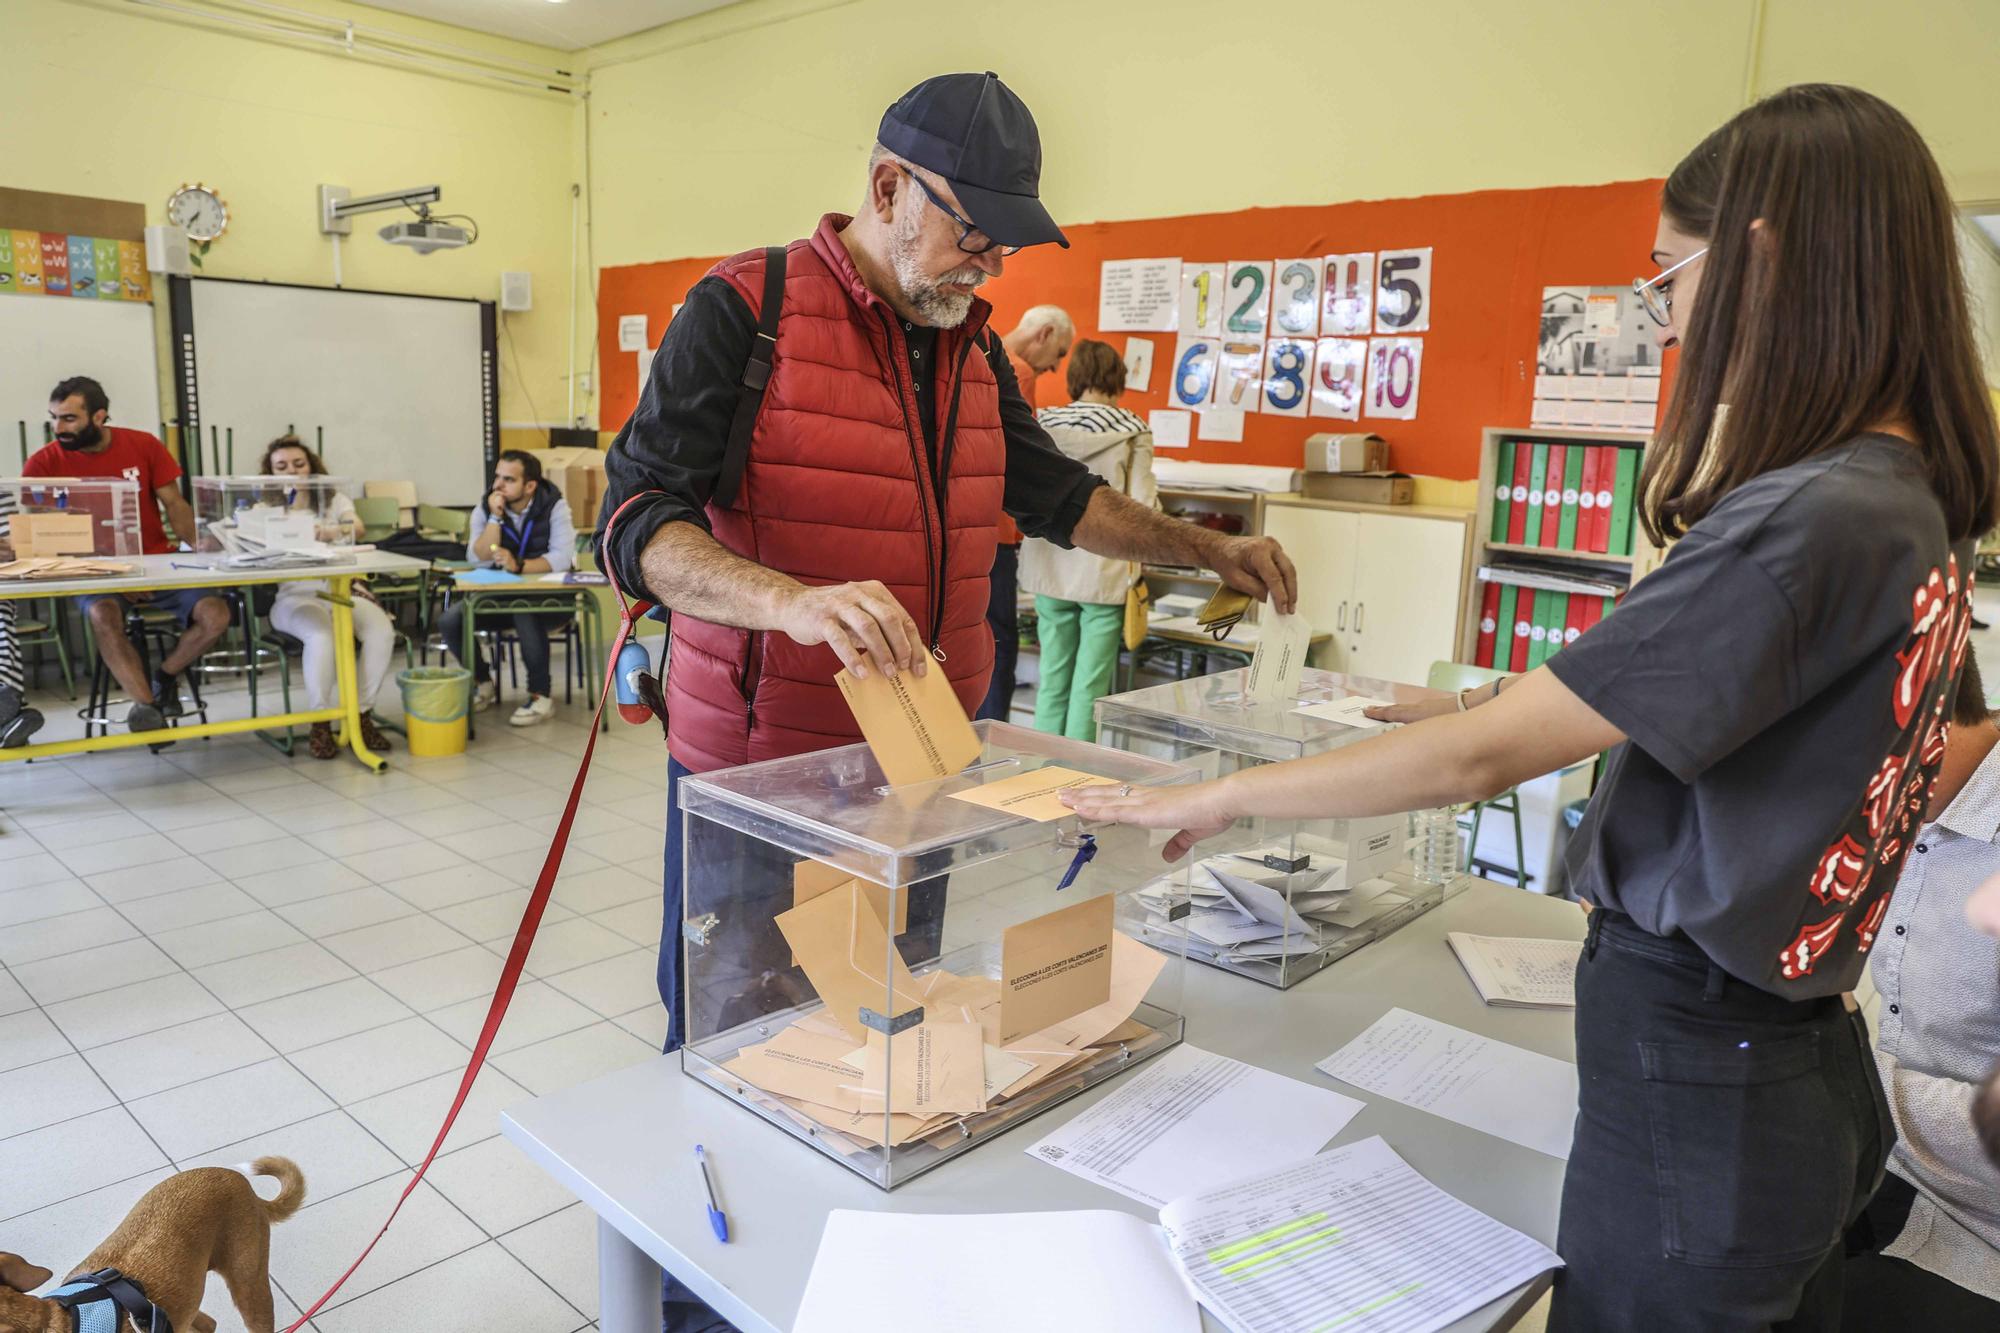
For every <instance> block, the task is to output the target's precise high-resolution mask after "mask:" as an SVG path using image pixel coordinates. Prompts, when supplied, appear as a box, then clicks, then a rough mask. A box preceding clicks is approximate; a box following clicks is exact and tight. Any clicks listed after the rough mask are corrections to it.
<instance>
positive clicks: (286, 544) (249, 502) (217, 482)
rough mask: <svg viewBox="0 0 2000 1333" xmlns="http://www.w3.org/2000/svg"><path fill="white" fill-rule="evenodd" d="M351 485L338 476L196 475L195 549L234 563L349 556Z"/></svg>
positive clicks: (356, 524) (357, 523)
mask: <svg viewBox="0 0 2000 1333" xmlns="http://www.w3.org/2000/svg"><path fill="white" fill-rule="evenodd" d="M354 490H355V486H354V483H353V482H351V481H348V480H346V479H345V478H341V477H290V476H272V477H264V476H257V477H197V478H195V482H194V522H195V533H196V537H195V549H196V550H198V551H203V552H209V553H213V554H216V555H218V556H219V557H220V563H221V564H223V565H225V566H228V567H231V568H239V567H252V566H269V565H309V564H339V563H343V562H345V561H349V560H352V559H353V556H354V544H355V543H356V542H357V541H358V540H360V534H361V520H360V518H359V517H358V516H357V515H356V513H355V510H354Z"/></svg>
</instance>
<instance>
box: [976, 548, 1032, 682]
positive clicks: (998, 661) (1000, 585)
mask: <svg viewBox="0 0 2000 1333" xmlns="http://www.w3.org/2000/svg"><path fill="white" fill-rule="evenodd" d="M1020 572H1021V548H1020V547H1018V546H1005V545H1003V546H998V547H995V548H994V551H993V575H992V578H991V580H990V582H989V583H988V585H987V589H986V624H987V627H988V628H990V629H991V630H992V631H993V679H992V680H990V681H988V682H987V684H986V702H984V703H982V704H980V705H979V712H978V713H976V714H974V716H975V717H984V718H991V719H992V720H993V721H995V722H1005V721H1006V720H1007V713H1008V711H1009V710H1010V709H1012V708H1013V707H1014V668H1015V666H1016V664H1017V663H1018V662H1019V660H1020V657H1021V619H1020V613H1019V612H1018V610H1017V609H1016V607H1015V600H1014V599H1015V596H1016V589H1017V588H1019V586H1020Z"/></svg>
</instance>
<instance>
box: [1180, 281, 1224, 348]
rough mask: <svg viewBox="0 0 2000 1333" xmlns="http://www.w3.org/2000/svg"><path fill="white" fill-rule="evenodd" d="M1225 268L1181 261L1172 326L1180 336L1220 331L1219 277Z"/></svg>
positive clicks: (1210, 334)
mask: <svg viewBox="0 0 2000 1333" xmlns="http://www.w3.org/2000/svg"><path fill="white" fill-rule="evenodd" d="M1225 271H1226V270H1225V269H1224V266H1223V265H1221V264H1182V265H1181V281H1180V305H1179V310H1178V311H1177V312H1176V317H1177V324H1176V327H1177V328H1178V329H1179V330H1180V332H1181V335H1182V336H1183V337H1184V338H1185V337H1188V336H1191V335H1193V334H1198V333H1206V334H1208V335H1209V336H1210V337H1220V336H1221V335H1222V298H1223V291H1222V277H1223V273H1224V272H1225Z"/></svg>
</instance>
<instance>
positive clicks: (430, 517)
mask: <svg viewBox="0 0 2000 1333" xmlns="http://www.w3.org/2000/svg"><path fill="white" fill-rule="evenodd" d="M417 531H419V532H422V533H425V534H426V535H431V536H436V537H438V538H440V539H441V540H444V541H456V542H458V543H460V544H461V545H462V544H464V543H465V542H469V541H471V540H472V514H471V512H470V511H469V510H464V509H447V508H445V507H444V506H443V505H418V506H417Z"/></svg>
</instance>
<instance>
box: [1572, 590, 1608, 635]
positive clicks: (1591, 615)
mask: <svg viewBox="0 0 2000 1333" xmlns="http://www.w3.org/2000/svg"><path fill="white" fill-rule="evenodd" d="M1577 600H1578V601H1580V602H1581V603H1582V604H1583V627H1584V628H1585V629H1589V628H1590V627H1591V626H1592V625H1595V624H1596V623H1597V622H1598V621H1600V620H1602V619H1604V599H1603V598H1602V597H1581V598H1578V599H1577Z"/></svg>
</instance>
